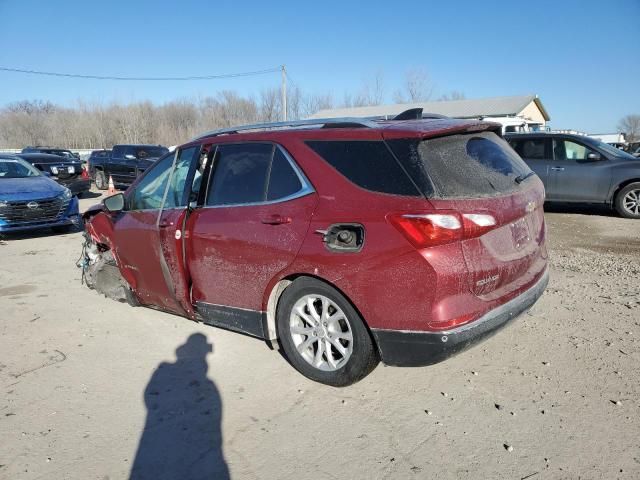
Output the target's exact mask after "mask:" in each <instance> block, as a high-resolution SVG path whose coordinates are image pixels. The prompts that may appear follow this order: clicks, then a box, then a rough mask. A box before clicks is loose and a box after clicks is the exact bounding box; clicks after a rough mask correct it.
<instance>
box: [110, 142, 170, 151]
mask: <svg viewBox="0 0 640 480" xmlns="http://www.w3.org/2000/svg"><path fill="white" fill-rule="evenodd" d="M115 147H160V148H167V147H165V146H164V145H158V144H153V143H118V144H117V145H114V146H113V148H115ZM112 150H113V149H112Z"/></svg>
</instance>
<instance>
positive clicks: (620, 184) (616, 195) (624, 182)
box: [609, 178, 640, 205]
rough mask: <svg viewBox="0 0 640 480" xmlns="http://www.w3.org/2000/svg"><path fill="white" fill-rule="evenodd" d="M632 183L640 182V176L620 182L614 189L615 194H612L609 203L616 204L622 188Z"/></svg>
mask: <svg viewBox="0 0 640 480" xmlns="http://www.w3.org/2000/svg"><path fill="white" fill-rule="evenodd" d="M632 183H640V178H631V179H627V180H625V181H623V182H620V183H619V184H618V186H617V187H615V188H614V189H613V194H612V195H611V198H610V199H609V203H610V204H611V205H615V203H616V198H617V197H618V193H620V190H622V189H623V188H624V187H626V186H627V185H631V184H632Z"/></svg>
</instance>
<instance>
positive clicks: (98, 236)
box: [83, 211, 113, 250]
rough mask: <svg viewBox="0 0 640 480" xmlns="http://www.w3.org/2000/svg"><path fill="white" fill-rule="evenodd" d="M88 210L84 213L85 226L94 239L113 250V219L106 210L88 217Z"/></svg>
mask: <svg viewBox="0 0 640 480" xmlns="http://www.w3.org/2000/svg"><path fill="white" fill-rule="evenodd" d="M87 213H88V211H87V212H85V214H84V215H83V216H84V218H85V223H84V228H85V230H86V232H87V233H88V234H89V235H90V236H91V238H92V240H93V241H94V242H95V243H97V244H100V245H104V246H106V247H108V249H109V250H113V220H112V219H111V217H110V216H109V215H108V214H106V213H105V212H98V213H97V214H94V216H91V217H88V218H87Z"/></svg>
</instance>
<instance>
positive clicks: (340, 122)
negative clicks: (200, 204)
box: [192, 117, 379, 141]
mask: <svg viewBox="0 0 640 480" xmlns="http://www.w3.org/2000/svg"><path fill="white" fill-rule="evenodd" d="M313 126H321V128H353V127H356V128H376V127H378V126H379V124H378V123H376V122H375V121H373V120H369V119H366V118H353V117H344V118H314V119H312V120H292V121H289V122H272V123H255V124H252V125H242V126H240V127H231V128H221V129H218V130H211V131H209V132H205V133H203V134H201V135H198V136H196V137H194V138H193V139H192V141H193V140H200V139H202V138H206V137H216V136H218V135H230V134H233V133H240V132H246V131H249V130H277V129H285V128H295V127H313Z"/></svg>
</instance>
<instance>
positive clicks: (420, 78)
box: [393, 69, 433, 103]
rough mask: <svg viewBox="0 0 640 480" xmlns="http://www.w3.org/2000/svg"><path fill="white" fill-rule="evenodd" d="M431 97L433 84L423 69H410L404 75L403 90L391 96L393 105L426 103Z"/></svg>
mask: <svg viewBox="0 0 640 480" xmlns="http://www.w3.org/2000/svg"><path fill="white" fill-rule="evenodd" d="M432 96H433V82H431V78H430V77H429V74H428V73H427V71H426V70H424V69H412V70H409V71H407V73H406V74H405V80H404V85H403V88H402V89H400V90H396V91H395V92H394V94H393V101H394V102H395V103H415V102H428V101H429V100H431V97H432Z"/></svg>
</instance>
